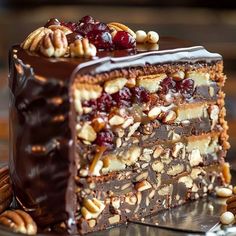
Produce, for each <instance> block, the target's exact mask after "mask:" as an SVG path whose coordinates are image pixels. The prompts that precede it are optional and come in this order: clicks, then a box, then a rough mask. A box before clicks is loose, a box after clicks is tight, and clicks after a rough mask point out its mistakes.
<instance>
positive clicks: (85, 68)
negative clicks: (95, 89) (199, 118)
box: [9, 46, 222, 232]
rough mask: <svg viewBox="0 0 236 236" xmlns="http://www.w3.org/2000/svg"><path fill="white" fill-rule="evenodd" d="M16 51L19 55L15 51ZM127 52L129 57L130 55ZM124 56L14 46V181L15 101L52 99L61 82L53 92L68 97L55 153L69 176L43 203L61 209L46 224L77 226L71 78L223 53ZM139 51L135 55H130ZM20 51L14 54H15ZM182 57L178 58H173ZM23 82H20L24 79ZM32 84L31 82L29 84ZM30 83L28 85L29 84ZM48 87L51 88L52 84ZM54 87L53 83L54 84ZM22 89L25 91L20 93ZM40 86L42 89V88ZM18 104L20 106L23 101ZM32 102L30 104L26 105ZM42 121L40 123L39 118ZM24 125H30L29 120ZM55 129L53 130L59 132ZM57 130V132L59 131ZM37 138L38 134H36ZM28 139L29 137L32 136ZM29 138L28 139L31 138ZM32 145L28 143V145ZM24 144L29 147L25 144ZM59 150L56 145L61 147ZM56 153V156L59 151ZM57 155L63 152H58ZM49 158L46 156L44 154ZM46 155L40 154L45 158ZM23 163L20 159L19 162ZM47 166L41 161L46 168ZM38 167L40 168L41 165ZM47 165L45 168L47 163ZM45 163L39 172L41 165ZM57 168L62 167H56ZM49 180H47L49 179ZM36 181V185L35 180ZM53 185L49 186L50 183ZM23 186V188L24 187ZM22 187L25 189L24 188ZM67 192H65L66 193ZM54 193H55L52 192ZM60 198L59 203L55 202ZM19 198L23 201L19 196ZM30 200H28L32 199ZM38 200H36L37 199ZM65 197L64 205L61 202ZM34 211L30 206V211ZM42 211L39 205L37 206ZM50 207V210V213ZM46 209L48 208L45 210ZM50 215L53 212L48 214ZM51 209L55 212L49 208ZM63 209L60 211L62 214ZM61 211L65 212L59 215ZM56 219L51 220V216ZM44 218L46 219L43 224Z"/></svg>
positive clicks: (189, 51) (12, 165)
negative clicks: (43, 53) (44, 53)
mask: <svg viewBox="0 0 236 236" xmlns="http://www.w3.org/2000/svg"><path fill="white" fill-rule="evenodd" d="M15 50H17V52H16V53H15V52H14V51H15ZM126 53H127V54H128V55H130V56H127V55H126ZM108 54H109V55H110V54H111V53H110V52H109V53H108ZM121 54H122V55H123V56H122V57H119V56H118V57H116V56H115V55H116V54H115V53H112V55H113V56H112V57H111V56H107V53H104V52H103V53H102V54H101V58H98V59H95V60H91V61H89V60H81V59H72V58H63V59H62V58H60V59H52V58H50V59H48V58H44V57H40V56H38V55H34V54H31V53H29V52H26V51H25V50H23V49H21V48H20V47H19V46H15V47H13V50H12V51H11V53H10V82H9V86H10V93H11V94H10V100H11V103H10V114H11V115H10V119H11V122H10V139H11V141H10V143H11V155H10V169H11V176H12V177H13V176H14V177H13V179H21V178H23V175H19V176H16V175H17V174H16V172H15V167H16V164H15V162H14V161H16V160H14V158H13V156H15V153H13V152H16V149H17V147H16V145H17V146H18V145H19V143H18V142H17V143H16V142H14V138H13V136H14V132H15V130H14V131H13V130H12V128H13V127H12V126H14V125H16V127H15V129H19V128H22V127H20V125H19V126H18V127H17V124H18V123H17V122H19V121H18V120H17V119H16V116H17V113H19V110H17V109H18V108H17V109H16V103H15V102H16V101H18V102H17V103H19V104H20V103H25V102H26V101H27V99H29V100H34V99H35V97H37V96H45V97H46V100H49V98H50V97H51V96H52V95H54V94H53V93H52V90H54V89H57V87H58V86H59V87H60V86H62V87H63V88H62V90H63V91H64V92H63V94H55V95H59V96H61V97H62V96H65V100H66V109H64V110H63V112H64V115H65V116H67V115H68V114H69V117H67V118H66V123H65V127H66V129H67V131H68V133H66V134H64V133H63V132H62V134H60V135H62V136H63V138H65V142H66V145H65V148H64V149H62V150H60V149H59V150H57V154H58V152H59V154H60V155H61V156H62V157H63V158H64V161H65V162H67V164H66V165H65V166H64V167H63V168H64V172H65V173H64V174H65V175H64V176H67V177H68V176H69V177H68V180H67V183H66V185H65V188H64V189H63V190H60V191H61V193H62V195H59V196H54V198H52V199H51V200H52V201H50V199H49V201H48V199H47V201H48V202H45V204H46V205H44V207H47V206H48V207H49V209H50V210H52V209H53V208H55V204H56V205H57V204H60V206H59V205H58V206H56V207H58V208H59V210H60V211H59V212H57V211H56V212H53V213H52V214H51V215H50V214H49V215H50V217H49V218H50V219H46V220H45V219H43V220H42V221H41V220H40V222H41V223H42V224H44V223H45V222H47V223H46V224H48V223H49V222H50V223H51V222H54V221H56V222H59V221H60V220H67V223H68V224H69V225H68V226H71V225H73V224H74V217H73V213H74V212H75V208H76V203H75V201H74V199H72V198H73V191H74V185H73V183H72V182H74V181H73V177H74V176H75V163H74V161H75V159H76V158H75V157H74V155H75V154H76V153H75V151H74V150H75V149H74V140H73V132H74V129H73V127H74V123H73V122H74V120H75V118H74V116H75V112H74V111H73V105H72V103H73V101H72V96H71V94H70V85H71V84H72V83H73V79H74V78H75V76H76V75H77V74H87V73H89V74H91V75H95V74H99V73H103V72H105V71H110V70H116V69H121V68H124V67H125V68H129V67H140V66H148V65H155V64H161V63H179V62H180V63H182V62H187V63H192V64H194V63H195V62H197V61H203V62H207V63H212V62H213V63H214V62H216V61H219V60H222V57H221V56H220V55H219V54H212V53H209V52H207V51H206V50H205V49H204V48H203V47H191V48H181V49H177V50H162V51H152V52H147V53H138V54H135V52H130V51H129V52H126V51H125V52H124V51H123V52H118V55H121ZM132 54H135V55H132ZM14 55H16V57H15V56H14ZM176 55H178V57H177V58H176V57H175V56H176ZM15 63H16V64H18V65H21V66H22V68H23V75H20V74H19V71H16V68H15ZM36 76H42V77H43V78H44V79H46V81H44V82H45V83H44V82H42V81H38V79H36ZM21 77H22V78H23V80H22V78H21ZM61 82H62V83H61ZM31 83H33V85H32V84H31ZM27 84H28V85H27ZM47 86H49V87H50V88H48V87H47ZM51 86H52V87H51ZM22 90H23V93H22ZM38 90H40V91H38ZM19 104H18V105H19ZM25 105H28V104H25ZM42 111H44V112H45V113H46V114H47V109H46V108H44V107H43V108H42ZM53 115H55V114H53V112H52V113H49V114H47V117H46V120H47V122H50V120H51V118H52V116H53ZM39 123H40V121H39ZM26 126H28V127H29V126H30V125H29V124H28V123H27V124H26ZM56 129H58V127H56V128H55V130H56ZM55 130H54V131H55ZM54 131H53V132H52V133H51V135H52V137H51V138H52V139H53V138H55V136H54V135H55V134H53V133H54ZM56 133H57V132H56ZM23 135H25V131H24V132H22V133H21V137H23ZM37 135H38V136H40V135H39V133H38V134H37ZM41 138H42V140H41V141H43V140H46V139H47V138H49V137H47V138H46V136H43V137H39V139H41ZM29 139H30V137H29ZM28 141H29V140H28ZM26 146H28V143H27V145H26ZM26 146H25V147H26ZM57 149H58V147H57ZM55 155H56V154H55ZM60 155H59V156H60ZM46 156H47V154H46V155H44V158H45V157H46ZM34 158H35V156H33V157H32V156H31V157H30V160H31V161H32V160H33V159H34ZM41 158H42V157H41ZM20 159H21V161H26V160H25V157H23V156H22V157H21V158H20ZM18 161H19V160H18ZM46 162H47V161H46ZM54 162H55V163H54V165H55V166H56V167H55V166H53V165H52V163H50V161H49V163H47V164H48V165H49V166H48V167H47V168H49V169H48V172H49V173H46V176H50V175H53V174H56V171H58V170H59V169H60V168H61V167H59V166H58V163H57V159H56V160H55V161H54ZM31 164H32V166H29V168H28V169H27V170H24V168H23V167H24V165H21V166H19V167H18V168H19V169H20V171H19V172H20V173H21V174H22V172H24V171H29V170H31V169H32V167H34V163H31ZM44 165H46V164H45V163H43V166H44ZM50 165H52V166H51V167H52V168H53V167H55V169H56V171H55V170H54V171H55V173H53V172H50ZM38 168H40V166H38ZM43 168H44V167H43ZM43 168H42V167H41V171H42V169H43ZM57 168H58V169H57ZM29 179H30V178H29V176H28V179H27V176H26V179H25V180H23V181H25V182H27V181H29ZM45 183H47V181H45ZM31 184H32V183H31ZM50 186H51V185H50V184H49V186H48V187H50ZM24 187H25V186H24ZM24 187H23V188H24ZM14 188H15V191H16V192H18V193H19V191H20V189H18V190H16V188H17V187H16V184H15V186H14ZM47 190H48V191H49V192H47V194H48V195H50V190H53V188H52V189H50V188H48V189H47ZM63 192H64V193H63ZM37 194H39V196H40V195H41V190H40V189H39V191H38V192H37V193H36V195H37ZM52 194H53V193H52ZM56 199H57V200H59V201H58V202H57V201H55V202H54V200H56ZM18 200H19V199H18ZM28 200H29V199H28ZM34 200H35V199H33V201H34ZM60 201H61V203H59V202H60ZM30 210H32V209H29V211H30ZM38 210H39V212H40V210H41V209H38ZM50 210H49V211H50ZM46 211H47V210H46ZM48 213H49V212H48ZM50 213H51V212H50ZM58 213H59V214H58ZM60 214H64V215H63V216H61V215H60ZM51 217H52V218H51ZM43 221H45V222H43ZM71 232H75V229H74V230H72V231H71Z"/></svg>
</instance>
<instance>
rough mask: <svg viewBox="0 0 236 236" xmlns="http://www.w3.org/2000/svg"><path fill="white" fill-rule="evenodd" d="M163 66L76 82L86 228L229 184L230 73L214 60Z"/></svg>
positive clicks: (79, 180)
mask: <svg viewBox="0 0 236 236" xmlns="http://www.w3.org/2000/svg"><path fill="white" fill-rule="evenodd" d="M218 66H219V67H220V64H219V65H218ZM163 68H165V69H166V68H170V67H169V66H168V65H166V66H159V67H158V66H157V69H156V72H159V73H155V74H149V75H147V74H145V75H140V73H139V74H138V75H137V76H136V77H135V76H133V75H132V73H131V75H132V76H131V75H128V76H124V75H122V72H120V74H119V76H117V77H115V78H113V77H111V78H109V76H108V75H106V77H105V78H106V80H105V82H99V79H98V83H93V84H88V83H86V84H85V83H83V82H81V81H83V78H80V77H77V78H76V79H75V81H74V86H73V94H74V106H75V110H76V113H77V120H76V130H77V133H76V134H77V138H76V140H77V145H76V146H77V148H76V151H77V154H78V165H77V168H78V176H77V177H76V182H77V186H78V190H77V201H78V203H79V205H80V206H81V208H80V209H79V210H78V221H79V225H80V228H81V231H82V232H89V231H91V230H93V228H97V227H98V228H99V227H103V226H101V225H99V222H100V221H102V219H104V220H103V221H102V222H103V223H102V224H103V225H104V222H106V223H105V224H106V225H107V226H108V225H112V224H117V223H121V222H123V221H126V220H127V219H130V218H139V217H144V216H145V215H148V214H150V213H154V212H157V211H158V210H161V209H163V208H168V207H171V206H175V205H179V204H182V203H184V202H185V201H186V200H187V199H189V198H191V199H196V198H198V197H199V196H202V195H205V194H206V193H207V192H211V191H212V190H213V188H214V186H215V184H216V182H223V181H224V177H223V174H222V173H221V172H222V168H221V167H220V166H221V165H223V164H220V163H224V157H225V154H226V148H225V145H226V144H225V139H224V136H225V133H224V132H223V130H224V128H225V127H224V128H223V126H225V123H224V120H223V117H224V115H225V114H224V113H225V112H224V109H223V104H222V101H223V98H222V97H223V96H222V92H221V85H222V83H223V82H222V80H224V76H223V74H222V72H219V73H217V72H215V71H214V68H213V66H211V65H206V64H203V65H201V64H198V66H197V67H194V66H192V67H191V69H190V68H189V66H186V68H183V66H180V68H178V66H175V71H173V67H171V70H168V69H166V70H165V71H163ZM158 70H159V71H158ZM100 77H102V75H100ZM90 79H91V78H90ZM95 80H96V79H94V80H93V81H95ZM90 81H91V80H90ZM217 163H219V164H217ZM218 165H219V166H218ZM204 168H206V169H207V168H208V169H209V170H211V171H210V172H209V173H208V172H206V171H204ZM215 168H216V169H217V168H219V169H217V170H215ZM208 169H207V170H208ZM198 171H199V173H198ZM218 171H219V172H218ZM203 173H204V174H203ZM206 173H207V174H206ZM202 174H203V175H204V181H206V183H203V184H201V185H199V181H200V180H199V179H198V178H199V177H198V175H202ZM208 175H209V176H208ZM193 176H194V177H193ZM208 178H209V179H208ZM200 179H201V178H200ZM216 179H217V180H216ZM215 181H216V182H215ZM178 189H182V190H183V191H182V190H181V193H178V191H179V190H178ZM176 191H177V192H176ZM129 196H130V198H131V200H129V201H128V200H127V201H128V205H126V204H127V203H126V201H125V199H128V198H129ZM148 196H150V197H148ZM154 196H155V197H154ZM162 196H163V197H162ZM170 196H171V197H170ZM144 199H145V200H144ZM96 201H100V202H99V203H96ZM90 203H91V205H90ZM95 206H97V207H98V208H99V206H100V208H99V209H97V210H96V211H95V210H94V207H95ZM95 208H96V207H95ZM84 220H88V221H86V223H85V221H84ZM91 222H92V223H91Z"/></svg>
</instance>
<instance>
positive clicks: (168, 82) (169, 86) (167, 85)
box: [160, 77, 176, 94]
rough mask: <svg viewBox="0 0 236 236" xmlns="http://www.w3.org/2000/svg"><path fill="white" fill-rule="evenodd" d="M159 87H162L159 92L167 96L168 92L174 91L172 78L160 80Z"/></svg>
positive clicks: (174, 83)
mask: <svg viewBox="0 0 236 236" xmlns="http://www.w3.org/2000/svg"><path fill="white" fill-rule="evenodd" d="M160 85H161V87H162V90H161V92H162V93H164V94H167V93H168V91H169V90H175V89H176V82H175V81H174V80H173V79H172V78H169V77H167V78H165V79H164V80H162V82H161V84H160Z"/></svg>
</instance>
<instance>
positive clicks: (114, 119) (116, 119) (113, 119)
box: [109, 115, 125, 126]
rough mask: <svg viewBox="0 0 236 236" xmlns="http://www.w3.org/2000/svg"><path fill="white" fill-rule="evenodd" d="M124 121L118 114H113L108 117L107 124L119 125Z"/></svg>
mask: <svg viewBox="0 0 236 236" xmlns="http://www.w3.org/2000/svg"><path fill="white" fill-rule="evenodd" d="M124 122H125V119H124V118H123V117H121V116H118V115H114V116H112V117H111V118H110V120H109V124H110V125H112V126H113V125H121V124H123V123H124Z"/></svg>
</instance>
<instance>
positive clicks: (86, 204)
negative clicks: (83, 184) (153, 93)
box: [81, 198, 105, 220]
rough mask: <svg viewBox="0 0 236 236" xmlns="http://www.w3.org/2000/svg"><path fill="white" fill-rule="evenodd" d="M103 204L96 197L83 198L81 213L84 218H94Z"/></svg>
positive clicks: (102, 208) (102, 207)
mask: <svg viewBox="0 0 236 236" xmlns="http://www.w3.org/2000/svg"><path fill="white" fill-rule="evenodd" d="M104 208H105V205H104V203H103V202H102V201H100V200H98V199H97V198H93V199H92V200H91V199H84V201H83V207H82V208H81V214H82V216H83V217H84V218H85V219H86V220H90V219H96V218H97V217H98V216H99V215H100V214H101V213H102V211H103V210H104Z"/></svg>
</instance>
